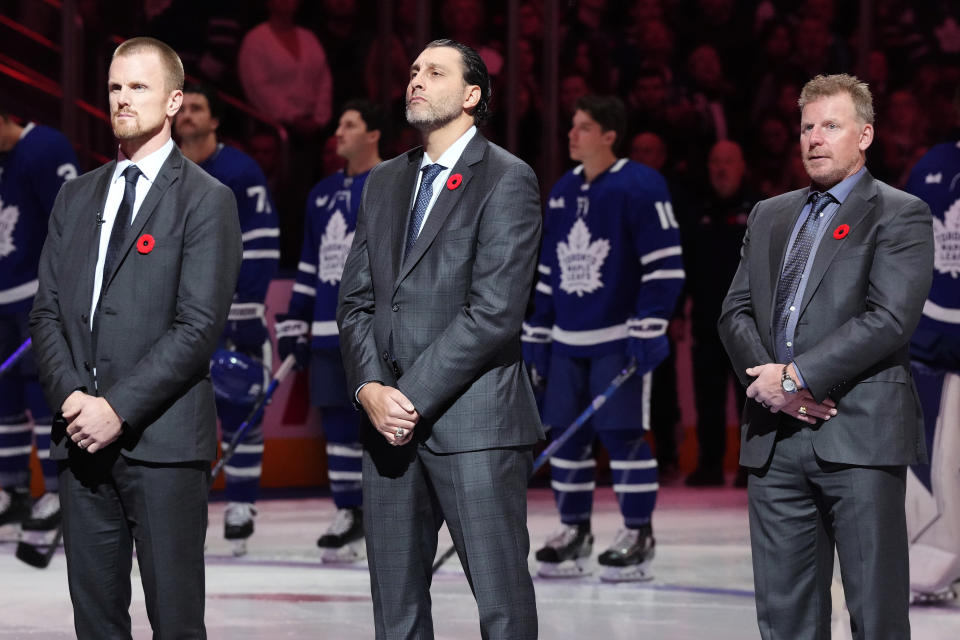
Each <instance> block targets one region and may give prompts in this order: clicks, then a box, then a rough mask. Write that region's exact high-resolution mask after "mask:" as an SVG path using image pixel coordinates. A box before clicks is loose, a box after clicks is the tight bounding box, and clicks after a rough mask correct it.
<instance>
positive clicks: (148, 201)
mask: <svg viewBox="0 0 960 640" xmlns="http://www.w3.org/2000/svg"><path fill="white" fill-rule="evenodd" d="M182 168H183V156H182V155H181V154H180V150H179V149H177V147H176V146H174V147H173V149H172V150H171V151H170V155H169V156H167V159H166V160H165V161H164V163H163V166H162V167H160V173H158V174H157V178H156V180H154V181H153V184H152V185H151V186H150V190H149V191H147V195H146V197H145V198H144V199H143V202H142V203H141V204H140V208H139V209H138V210H137V215H136V217H135V218H134V219H133V223H132V224H131V225H130V228H129V229H127V235H126V236H125V237H124V239H123V246H122V247H121V248H120V255H119V256H118V257H117V264H116V266H114V268H113V272H112V273H110V274H109V277H110V280H109V281H108V282H104V283H103V290H104V291H105V290H106V289H107V286H108V285H109V284H110V282H112V281H113V277H114V276H115V275H116V273H117V271H119V270H120V267H121V266H122V265H123V262H124V260H126V257H127V254H128V253H130V248H131V247H132V246H133V243H134V241H135V240H136V239H137V238H138V237H140V232H141V231H142V230H143V227H144V226H145V225H146V224H147V221H148V220H149V219H150V218H151V216H153V212H154V211H155V210H156V208H157V204H158V203H159V202H160V199H161V198H162V197H163V194H164V193H165V192H166V191H167V189H168V188H169V187H170V185H171V184H173V183H174V182H176V181H177V179H178V178H179V177H180V170H181V169H182Z"/></svg>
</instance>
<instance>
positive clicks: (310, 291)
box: [293, 282, 317, 298]
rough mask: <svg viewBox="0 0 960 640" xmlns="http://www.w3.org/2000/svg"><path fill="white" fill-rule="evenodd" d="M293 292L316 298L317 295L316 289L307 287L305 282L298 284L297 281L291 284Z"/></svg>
mask: <svg viewBox="0 0 960 640" xmlns="http://www.w3.org/2000/svg"><path fill="white" fill-rule="evenodd" d="M293 292H294V293H302V294H303V295H305V296H310V297H311V298H316V297H317V290H316V289H314V288H313V287H308V286H307V285H305V284H300V283H299V282H297V283H296V284H294V285H293Z"/></svg>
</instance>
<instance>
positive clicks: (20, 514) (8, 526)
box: [0, 488, 30, 542]
mask: <svg viewBox="0 0 960 640" xmlns="http://www.w3.org/2000/svg"><path fill="white" fill-rule="evenodd" d="M29 517H30V492H29V491H28V490H27V489H26V488H13V489H11V490H10V491H7V490H5V489H0V542H17V541H18V540H19V539H20V525H21V523H22V522H23V521H24V520H26V519H27V518H29Z"/></svg>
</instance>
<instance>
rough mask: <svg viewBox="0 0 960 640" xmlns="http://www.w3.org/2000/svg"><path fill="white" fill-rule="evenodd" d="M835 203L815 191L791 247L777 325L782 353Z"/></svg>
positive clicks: (781, 286) (779, 287)
mask: <svg viewBox="0 0 960 640" xmlns="http://www.w3.org/2000/svg"><path fill="white" fill-rule="evenodd" d="M833 201H834V200H833V196H832V195H830V194H829V193H820V192H814V193H812V194H810V213H808V214H807V219H806V220H804V221H803V226H801V227H800V231H799V232H798V233H797V238H796V240H794V241H793V246H792V247H791V248H790V254H789V255H788V256H787V260H786V262H785V263H784V265H783V273H781V274H780V281H779V282H778V283H777V305H776V318H777V324H776V331H775V332H774V334H775V339H776V341H777V349H778V351H779V349H780V347H781V345H783V344H784V343H785V341H786V337H785V336H786V333H787V322H788V321H789V319H790V313H791V312H792V311H791V305H792V304H793V301H794V298H796V296H797V288H798V287H799V286H800V279H801V277H802V276H803V270H804V269H805V268H806V266H807V259H808V258H809V257H810V251H811V250H812V249H813V243H814V241H815V240H816V238H817V229H819V228H820V219H821V217H822V215H823V210H824V209H826V208H827V205H828V204H830V203H831V202H833ZM787 355H788V356H789V359H790V360H792V359H793V349H792V348H791V347H788V348H787Z"/></svg>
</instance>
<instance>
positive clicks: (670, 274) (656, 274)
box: [640, 269, 687, 282]
mask: <svg viewBox="0 0 960 640" xmlns="http://www.w3.org/2000/svg"><path fill="white" fill-rule="evenodd" d="M686 277H687V275H686V274H685V273H684V272H683V269H657V270H656V271H651V272H650V273H645V274H643V277H642V278H640V282H647V281H649V280H683V279H684V278H686Z"/></svg>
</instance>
